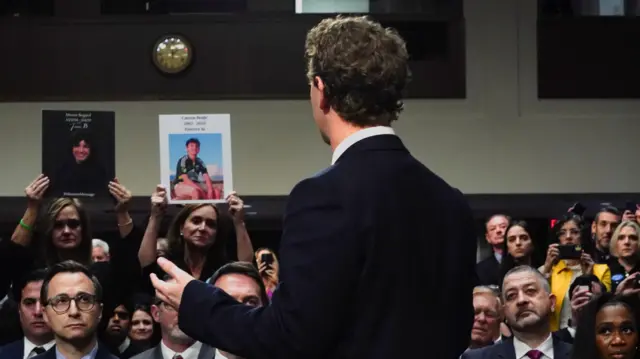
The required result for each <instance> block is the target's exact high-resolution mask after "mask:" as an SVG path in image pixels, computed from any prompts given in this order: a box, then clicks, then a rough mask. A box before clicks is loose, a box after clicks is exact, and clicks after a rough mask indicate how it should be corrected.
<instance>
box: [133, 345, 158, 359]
mask: <svg viewBox="0 0 640 359" xmlns="http://www.w3.org/2000/svg"><path fill="white" fill-rule="evenodd" d="M156 350H158V348H157V347H152V348H150V349H147V350H145V351H143V352H142V353H140V354H136V355H134V356H132V357H131V359H151V358H153V353H154V352H155V351H156Z"/></svg>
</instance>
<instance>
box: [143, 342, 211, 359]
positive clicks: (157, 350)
mask: <svg viewBox="0 0 640 359" xmlns="http://www.w3.org/2000/svg"><path fill="white" fill-rule="evenodd" d="M214 354H215V349H214V348H212V347H210V346H208V345H206V344H204V343H203V344H202V347H201V348H200V352H199V353H198V359H212V358H213V355H214ZM151 358H153V359H164V358H163V357H162V349H161V347H160V344H158V345H156V346H155V347H154V348H153V355H152V356H151Z"/></svg>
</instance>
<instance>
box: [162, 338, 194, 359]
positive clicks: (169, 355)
mask: <svg viewBox="0 0 640 359" xmlns="http://www.w3.org/2000/svg"><path fill="white" fill-rule="evenodd" d="M200 348H202V343H200V342H195V343H193V344H191V346H190V347H188V348H187V349H186V350H185V351H183V352H182V353H176V352H174V351H173V350H171V349H169V348H167V346H166V345H164V341H160V350H161V351H162V358H163V359H173V357H174V356H175V355H176V354H180V356H181V357H182V359H198V355H199V354H200Z"/></svg>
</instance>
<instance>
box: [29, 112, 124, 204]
mask: <svg viewBox="0 0 640 359" xmlns="http://www.w3.org/2000/svg"><path fill="white" fill-rule="evenodd" d="M115 157H116V155H115V113H114V112H105V111H49V110H44V111H42V173H43V174H44V175H46V176H47V177H49V179H50V181H51V185H50V186H49V190H48V191H47V194H46V195H47V196H54V197H61V196H66V197H110V194H109V188H108V185H109V181H111V180H113V179H114V177H115V168H116V162H115Z"/></svg>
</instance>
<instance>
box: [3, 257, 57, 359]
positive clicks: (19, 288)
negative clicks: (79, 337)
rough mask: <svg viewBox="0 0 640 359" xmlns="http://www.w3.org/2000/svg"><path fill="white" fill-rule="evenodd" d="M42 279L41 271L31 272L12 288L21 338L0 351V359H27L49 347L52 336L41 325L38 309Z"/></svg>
mask: <svg viewBox="0 0 640 359" xmlns="http://www.w3.org/2000/svg"><path fill="white" fill-rule="evenodd" d="M45 275H46V271H45V270H43V269H38V270H35V271H32V272H30V273H29V274H27V275H26V276H25V277H24V278H22V279H21V280H20V281H18V282H17V283H15V285H14V286H13V288H12V292H13V295H12V296H13V299H14V300H15V301H16V302H17V303H18V313H19V316H20V327H21V328H22V333H23V338H22V339H20V340H17V341H15V342H13V343H10V344H7V345H5V346H3V347H0V359H30V358H33V357H34V356H36V355H38V354H42V353H44V352H45V351H47V350H49V349H51V347H53V345H54V342H53V333H52V332H51V328H49V326H48V325H47V323H46V322H45V321H44V318H43V316H42V309H43V308H42V306H41V305H40V290H41V288H42V282H43V281H44V278H45Z"/></svg>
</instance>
